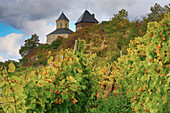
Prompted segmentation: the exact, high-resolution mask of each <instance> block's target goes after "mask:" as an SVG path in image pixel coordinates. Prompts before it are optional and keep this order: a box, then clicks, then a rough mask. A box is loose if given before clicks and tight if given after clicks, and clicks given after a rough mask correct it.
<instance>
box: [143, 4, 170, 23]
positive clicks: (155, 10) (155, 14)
mask: <svg viewBox="0 0 170 113" xmlns="http://www.w3.org/2000/svg"><path fill="white" fill-rule="evenodd" d="M169 6H170V4H169V5H165V6H164V7H162V6H161V5H160V4H157V3H155V5H154V6H153V7H151V8H150V11H151V13H148V14H147V17H144V20H145V22H146V23H148V22H153V21H158V22H159V21H161V20H162V18H163V17H164V14H165V13H167V12H169V11H170V7H169Z"/></svg>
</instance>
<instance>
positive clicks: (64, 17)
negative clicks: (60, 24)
mask: <svg viewBox="0 0 170 113" xmlns="http://www.w3.org/2000/svg"><path fill="white" fill-rule="evenodd" d="M57 20H69V19H68V18H67V17H66V16H65V14H64V13H61V15H60V17H59V18H58V19H57Z"/></svg>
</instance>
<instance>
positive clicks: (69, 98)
mask: <svg viewBox="0 0 170 113" xmlns="http://www.w3.org/2000/svg"><path fill="white" fill-rule="evenodd" d="M84 44H85V41H81V40H79V46H78V50H76V51H74V50H70V49H67V50H64V51H63V50H61V51H60V52H59V54H58V55H57V56H56V57H55V58H53V57H52V56H50V58H49V60H48V62H47V66H45V67H43V66H40V67H38V68H32V67H30V68H28V69H27V71H26V72H25V71H24V72H23V74H22V76H20V77H17V76H15V73H14V72H15V67H14V66H13V65H12V64H11V65H12V66H9V70H8V72H7V71H6V70H4V69H3V68H2V69H1V70H0V74H1V76H0V82H1V84H0V87H2V95H3V98H2V100H1V101H2V102H3V103H4V104H3V106H2V107H3V110H4V111H5V112H11V111H13V112H28V113H29V112H31V113H32V112H41V113H44V112H47V113H48V112H49V113H68V112H75V113H78V112H86V110H88V109H89V108H90V107H91V103H93V101H95V94H96V92H97V91H98V90H99V89H100V88H99V87H100V86H99V85H98V81H100V77H99V76H98V74H97V72H98V69H97V68H94V67H93V58H94V56H95V55H94V54H93V55H90V54H85V53H84V52H85V45H84ZM24 76H25V77H24ZM3 77H6V79H5V80H2V78H3ZM24 78H25V79H24ZM9 103H10V106H8V105H9Z"/></svg>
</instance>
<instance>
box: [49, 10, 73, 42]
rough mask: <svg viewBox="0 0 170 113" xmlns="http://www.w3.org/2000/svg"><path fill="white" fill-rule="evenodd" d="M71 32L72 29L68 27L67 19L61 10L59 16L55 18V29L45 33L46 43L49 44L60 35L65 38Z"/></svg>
mask: <svg viewBox="0 0 170 113" xmlns="http://www.w3.org/2000/svg"><path fill="white" fill-rule="evenodd" d="M72 33H73V31H71V30H70V29H69V19H68V18H67V17H66V16H65V15H64V13H63V12H62V14H61V15H60V17H59V18H58V19H57V20H56V30H54V31H53V32H51V33H50V34H48V35H47V44H51V43H52V42H53V41H54V40H56V39H57V38H58V37H60V36H61V37H64V38H67V37H68V35H70V34H72Z"/></svg>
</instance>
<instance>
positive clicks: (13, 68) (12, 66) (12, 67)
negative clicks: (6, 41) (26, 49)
mask: <svg viewBox="0 0 170 113" xmlns="http://www.w3.org/2000/svg"><path fill="white" fill-rule="evenodd" d="M8 67H9V68H8V72H11V73H14V72H15V65H14V63H13V62H11V63H10V64H9V65H8Z"/></svg>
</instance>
